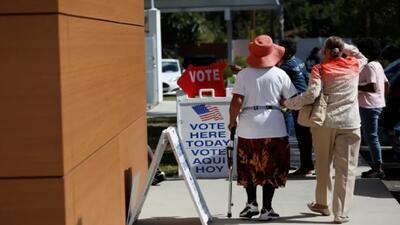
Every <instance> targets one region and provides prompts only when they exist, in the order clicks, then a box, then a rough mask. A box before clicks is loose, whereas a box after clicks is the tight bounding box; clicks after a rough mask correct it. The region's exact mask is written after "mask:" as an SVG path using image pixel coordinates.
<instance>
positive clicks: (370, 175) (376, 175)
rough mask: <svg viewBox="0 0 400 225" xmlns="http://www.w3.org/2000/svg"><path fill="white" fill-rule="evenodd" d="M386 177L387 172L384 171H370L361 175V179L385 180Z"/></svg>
mask: <svg viewBox="0 0 400 225" xmlns="http://www.w3.org/2000/svg"><path fill="white" fill-rule="evenodd" d="M385 177H386V174H385V172H383V171H375V170H373V169H370V170H368V171H365V172H362V173H361V178H380V179H384V178H385Z"/></svg>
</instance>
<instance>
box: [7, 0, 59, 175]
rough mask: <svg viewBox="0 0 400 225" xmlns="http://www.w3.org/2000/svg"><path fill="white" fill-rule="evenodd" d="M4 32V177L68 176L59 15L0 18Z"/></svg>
mask: <svg viewBox="0 0 400 225" xmlns="http://www.w3.org/2000/svg"><path fill="white" fill-rule="evenodd" d="M0 5H2V4H0ZM0 32H1V35H0V59H1V61H2V62H1V66H0V74H1V81H0V109H1V110H0V177H18V176H25V177H27V176H59V175H62V173H63V172H62V169H63V162H62V151H61V150H62V149H61V148H62V146H61V142H62V141H61V102H60V101H61V97H60V78H59V72H60V69H59V52H58V19H57V16H51V15H41V16H0Z"/></svg>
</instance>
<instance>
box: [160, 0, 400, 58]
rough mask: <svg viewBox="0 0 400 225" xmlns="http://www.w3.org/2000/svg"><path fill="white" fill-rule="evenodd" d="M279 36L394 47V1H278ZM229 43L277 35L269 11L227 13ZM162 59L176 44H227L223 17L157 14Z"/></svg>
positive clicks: (397, 38)
mask: <svg viewBox="0 0 400 225" xmlns="http://www.w3.org/2000/svg"><path fill="white" fill-rule="evenodd" d="M281 2H282V3H283V7H284V16H285V34H286V35H287V36H296V37H304V38H305V37H327V36H331V35H337V36H342V37H348V38H359V37H365V36H370V37H377V38H380V39H383V41H384V42H394V43H399V42H400V29H398V26H399V21H400V1H399V0H385V1H382V0H335V1H332V0H308V1H305V0H281ZM232 21H233V38H234V39H248V38H250V37H251V36H254V35H258V34H263V33H267V34H269V35H271V36H272V37H275V38H276V37H277V34H278V28H279V26H278V18H277V13H276V12H274V11H262V10H258V11H256V12H255V13H253V11H234V12H232ZM161 24H162V40H163V52H164V54H166V53H167V55H171V53H172V52H173V51H175V50H174V49H176V48H177V46H178V45H181V44H193V45H198V44H200V43H223V42H226V40H227V35H226V21H225V20H224V13H223V12H201V13H199V12H180V13H166V14H162V18H161Z"/></svg>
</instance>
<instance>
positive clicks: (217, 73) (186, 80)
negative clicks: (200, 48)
mask: <svg viewBox="0 0 400 225" xmlns="http://www.w3.org/2000/svg"><path fill="white" fill-rule="evenodd" d="M225 67H226V63H213V64H211V65H210V66H199V67H197V66H196V67H195V66H192V65H189V66H188V68H187V69H186V70H185V72H184V73H183V74H182V76H181V77H180V78H179V79H178V85H179V87H181V88H182V90H183V91H184V92H185V93H186V94H187V95H188V96H189V97H190V98H194V97H196V96H197V95H198V94H199V90H200V89H211V88H212V89H214V91H215V96H216V97H225V96H226V90H225V86H224V68H225Z"/></svg>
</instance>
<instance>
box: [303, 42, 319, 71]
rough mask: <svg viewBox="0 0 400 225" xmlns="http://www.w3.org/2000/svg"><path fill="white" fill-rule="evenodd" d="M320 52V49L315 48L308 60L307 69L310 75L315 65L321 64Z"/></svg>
mask: <svg viewBox="0 0 400 225" xmlns="http://www.w3.org/2000/svg"><path fill="white" fill-rule="evenodd" d="M319 51H320V48H318V47H314V48H313V49H312V50H311V52H310V55H308V56H307V58H306V68H307V71H308V72H309V73H310V72H311V69H312V68H313V66H314V65H316V64H319V63H320V62H321V58H320V57H319V55H318V54H319Z"/></svg>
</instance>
